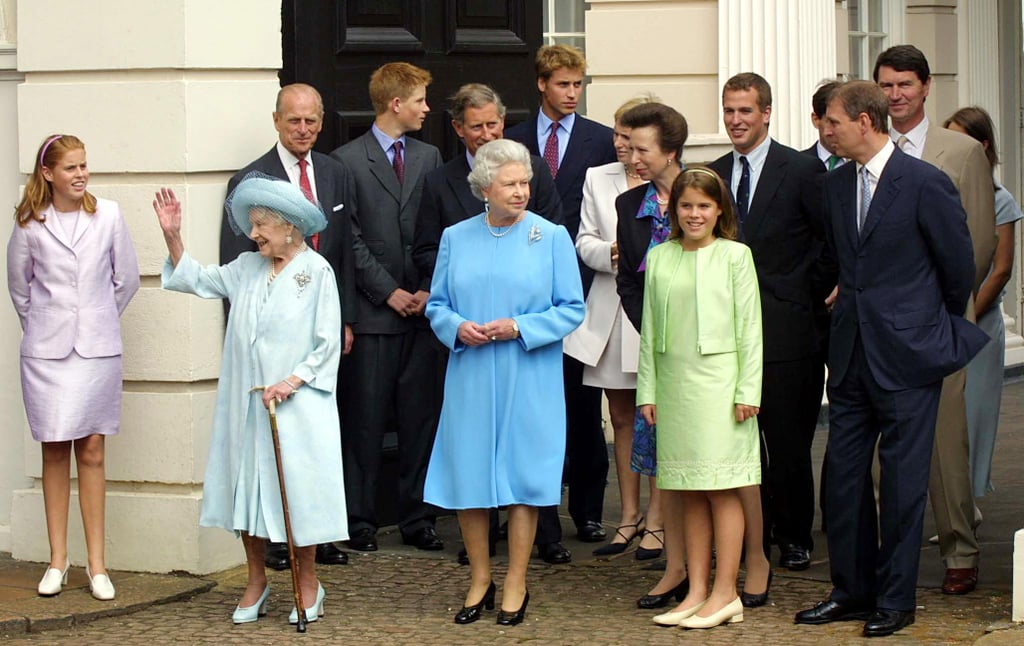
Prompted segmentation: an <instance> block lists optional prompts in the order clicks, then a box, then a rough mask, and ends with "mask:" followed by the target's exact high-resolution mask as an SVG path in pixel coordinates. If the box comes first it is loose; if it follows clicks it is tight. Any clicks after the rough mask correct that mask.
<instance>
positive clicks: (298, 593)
mask: <svg viewBox="0 0 1024 646" xmlns="http://www.w3.org/2000/svg"><path fill="white" fill-rule="evenodd" d="M265 388H266V386H254V387H253V388H251V389H250V390H249V392H250V393H253V392H256V391H258V390H264V389H265ZM268 413H269V415H270V435H271V437H273V438H274V458H275V459H276V461H277V481H278V482H279V483H280V485H281V506H282V507H283V508H284V535H285V539H286V540H287V541H288V561H289V562H290V563H291V565H292V591H293V592H294V595H295V608H296V610H297V613H296V614H298V618H299V623H298V625H297V626H296V627H295V630H296V632H300V633H304V632H306V606H304V605H303V604H302V588H300V587H299V562H298V560H297V559H296V558H295V542H294V541H293V540H292V519H291V515H290V514H289V513H288V494H286V493H285V490H284V465H282V464H281V440H280V438H279V437H278V434H277V402H275V401H274V400H273V399H271V400H270V406H269V408H268Z"/></svg>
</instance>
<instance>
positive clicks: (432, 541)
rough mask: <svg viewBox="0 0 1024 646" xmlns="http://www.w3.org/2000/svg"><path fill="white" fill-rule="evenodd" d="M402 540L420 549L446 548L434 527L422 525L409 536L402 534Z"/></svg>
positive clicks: (435, 549) (436, 549) (429, 550)
mask: <svg viewBox="0 0 1024 646" xmlns="http://www.w3.org/2000/svg"><path fill="white" fill-rule="evenodd" d="M402 542H403V543H405V544H406V545H412V546H413V547H415V548H416V549H418V550H426V551H428V552H437V551H440V550H443V549H444V543H443V542H441V539H440V538H438V536H437V531H436V530H435V529H434V528H433V527H421V528H419V529H417V530H416V531H415V532H413V533H412V534H409V535H408V536H404V535H403V536H402Z"/></svg>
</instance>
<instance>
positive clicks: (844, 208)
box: [832, 164, 860, 249]
mask: <svg viewBox="0 0 1024 646" xmlns="http://www.w3.org/2000/svg"><path fill="white" fill-rule="evenodd" d="M856 167H857V165H856V164H850V168H845V167H843V166H841V167H840V168H838V169H836V173H839V175H837V177H839V178H840V179H838V180H836V182H837V183H838V185H839V191H838V198H839V221H838V222H836V221H835V219H833V222H832V227H833V231H840V232H841V235H842V237H843V238H844V239H845V240H846V241H847V242H849V243H850V246H851V247H852V248H854V249H856V248H857V246H858V245H859V244H860V243H859V238H860V233H859V232H858V231H857V172H856V170H852V171H851V169H856ZM837 225H838V226H837Z"/></svg>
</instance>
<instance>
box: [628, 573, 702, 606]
mask: <svg viewBox="0 0 1024 646" xmlns="http://www.w3.org/2000/svg"><path fill="white" fill-rule="evenodd" d="M689 592H690V579H683V580H682V581H680V582H679V585H677V586H676V587H674V588H672V589H671V590H669V591H668V592H664V593H662V594H645V595H644V596H642V597H640V598H639V599H637V600H636V607H637V608H640V609H641V610H654V609H655V608H664V607H665V606H667V605H668V602H669V600H670V599H672V598H675V600H676V601H682V600H683V599H685V598H686V595H687V594H689Z"/></svg>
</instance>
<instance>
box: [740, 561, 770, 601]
mask: <svg viewBox="0 0 1024 646" xmlns="http://www.w3.org/2000/svg"><path fill="white" fill-rule="evenodd" d="M772 574H773V572H772V571H771V570H768V585H767V586H765V588H764V592H762V593H760V594H750V593H749V592H741V593H740V603H742V604H743V607H744V608H760V607H761V606H763V605H764V604H766V603H768V591H769V590H771V589H772Z"/></svg>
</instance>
